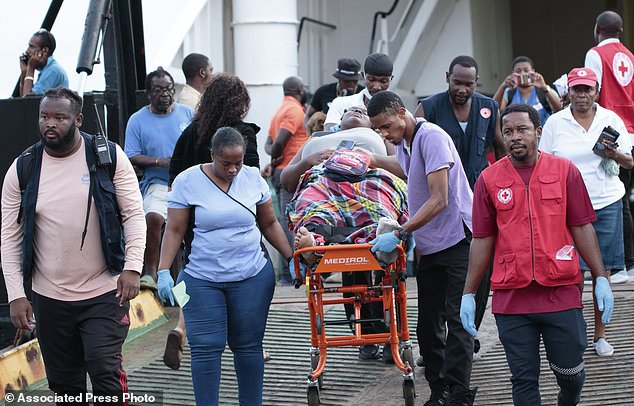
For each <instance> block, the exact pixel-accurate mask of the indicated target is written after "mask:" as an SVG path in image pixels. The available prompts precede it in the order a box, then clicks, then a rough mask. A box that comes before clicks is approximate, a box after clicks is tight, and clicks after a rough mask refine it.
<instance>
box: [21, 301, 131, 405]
mask: <svg viewBox="0 0 634 406" xmlns="http://www.w3.org/2000/svg"><path fill="white" fill-rule="evenodd" d="M115 293H116V292H115V291H112V292H108V293H105V294H103V295H101V296H97V297H95V298H92V299H87V300H80V301H76V302H66V301H60V300H55V299H50V298H47V297H45V296H41V295H38V294H37V293H35V292H33V311H34V313H35V318H36V320H37V329H38V339H39V343H40V349H41V350H42V357H43V359H44V365H45V368H46V376H47V379H48V387H49V388H50V389H51V390H52V391H53V392H55V393H57V394H69V395H77V394H80V393H85V392H86V373H88V376H89V377H90V381H91V383H92V392H93V394H95V395H103V396H117V397H118V399H119V400H120V402H117V403H108V404H110V405H112V404H119V405H123V401H122V394H123V392H127V389H128V388H127V381H126V374H125V372H124V371H123V367H122V365H121V364H122V361H123V356H122V355H121V347H122V346H123V342H124V341H125V338H126V337H127V335H128V329H129V327H130V319H129V317H128V311H129V309H130V305H129V303H126V304H124V305H123V306H119V299H118V298H116V297H115ZM58 404H59V403H58ZM84 404H87V403H84ZM96 404H99V403H96Z"/></svg>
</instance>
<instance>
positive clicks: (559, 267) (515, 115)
mask: <svg viewBox="0 0 634 406" xmlns="http://www.w3.org/2000/svg"><path fill="white" fill-rule="evenodd" d="M501 120H502V137H503V139H504V142H505V144H506V147H507V148H508V150H509V152H510V154H509V156H507V157H504V158H502V159H500V160H499V161H497V162H496V163H495V164H493V165H491V166H489V167H488V168H486V169H485V170H484V171H483V172H482V174H481V175H480V177H479V178H478V180H477V181H476V183H475V187H474V196H473V216H472V221H473V240H472V242H471V249H470V254H469V270H468V273H467V280H466V282H465V287H464V291H463V296H462V302H461V306H460V319H461V321H462V325H463V327H464V328H465V330H467V331H468V332H469V333H470V334H472V335H473V336H476V335H477V331H476V329H475V322H474V320H475V292H476V289H477V288H478V285H479V284H480V281H481V280H482V278H483V277H484V275H485V274H486V272H487V269H488V267H489V262H490V260H491V254H492V253H493V250H494V249H495V253H494V264H493V274H492V276H491V289H492V290H493V298H492V308H491V310H492V312H493V314H494V315H495V321H496V323H497V327H498V333H499V337H500V341H501V342H502V345H503V346H504V351H505V352H506V358H507V362H508V364H509V369H510V370H511V374H512V378H511V381H512V383H513V402H514V404H515V405H516V406H517V405H539V404H541V403H540V402H541V400H540V393H539V365H540V355H539V343H540V337H543V341H544V347H545V348H546V353H547V354H548V361H549V363H550V368H551V369H552V371H553V373H554V374H555V377H556V378H557V383H558V385H559V387H560V392H559V396H558V403H557V404H558V405H576V404H577V403H578V402H579V398H580V396H581V389H582V387H583V382H584V380H585V371H584V368H583V352H584V350H585V349H586V347H587V344H588V340H587V336H586V324H585V322H584V320H583V314H582V307H583V306H582V302H581V290H580V283H581V280H582V275H581V270H580V268H579V258H578V257H577V251H575V247H576V248H577V250H578V252H579V253H580V254H581V256H582V257H583V259H584V261H585V262H586V264H588V266H589V267H590V269H591V272H592V276H593V277H594V278H596V289H595V296H596V298H597V302H598V307H599V310H601V311H602V312H603V322H605V323H607V322H608V321H609V320H610V316H611V314H612V310H613V308H614V296H613V295H612V291H611V289H610V284H609V282H608V279H607V274H606V272H605V269H604V267H603V262H602V259H601V253H600V251H599V245H598V243H597V237H596V234H595V232H594V228H593V227H592V222H593V221H596V215H595V213H594V210H593V209H592V204H591V202H590V197H589V196H588V192H587V190H586V187H585V184H584V182H583V179H582V177H581V173H580V172H579V170H578V169H577V167H576V166H575V165H574V164H573V163H572V162H570V161H569V160H567V159H564V158H560V157H555V156H553V155H551V154H548V153H545V152H541V151H539V150H538V149H537V137H538V136H539V135H541V126H540V119H539V114H538V113H537V110H535V109H534V108H533V107H532V106H529V105H527V104H511V105H510V106H509V107H507V108H506V109H505V110H504V111H503V112H502V114H501ZM568 197H570V198H568Z"/></svg>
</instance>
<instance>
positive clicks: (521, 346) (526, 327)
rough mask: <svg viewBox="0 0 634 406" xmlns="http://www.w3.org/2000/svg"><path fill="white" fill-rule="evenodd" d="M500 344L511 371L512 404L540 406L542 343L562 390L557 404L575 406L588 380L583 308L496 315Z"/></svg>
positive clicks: (586, 342)
mask: <svg viewBox="0 0 634 406" xmlns="http://www.w3.org/2000/svg"><path fill="white" fill-rule="evenodd" d="M495 321H496V323H497V326H498V334H499V335H500V341H501V342H502V345H503V346H504V352H505V353H506V360H507V362H508V364H509V369H510V370H511V383H512V384H513V404H514V405H515V406H539V405H541V397H540V394H539V364H540V355H539V341H540V336H541V338H542V339H543V340H544V347H545V348H546V357H547V358H548V362H549V365H550V369H551V370H552V371H553V373H554V374H555V377H556V378H557V384H558V385H559V388H560V391H559V396H558V398H557V405H559V406H567V405H576V404H577V403H578V402H579V398H580V397H581V389H582V388H583V382H584V381H585V377H586V374H585V370H584V369H583V352H584V351H585V349H586V347H587V345H588V338H587V336H586V322H585V321H584V320H583V313H582V311H581V309H570V310H565V311H561V312H553V313H536V314H496V315H495Z"/></svg>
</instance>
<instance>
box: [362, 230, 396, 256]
mask: <svg viewBox="0 0 634 406" xmlns="http://www.w3.org/2000/svg"><path fill="white" fill-rule="evenodd" d="M399 242H401V239H400V238H398V237H397V236H396V234H394V232H391V233H385V234H381V235H377V236H376V238H375V239H374V240H372V241H370V242H369V243H368V244H373V245H374V247H372V248H371V249H370V250H371V251H372V252H377V251H379V252H392V251H394V250H395V249H396V246H397V245H398V243H399Z"/></svg>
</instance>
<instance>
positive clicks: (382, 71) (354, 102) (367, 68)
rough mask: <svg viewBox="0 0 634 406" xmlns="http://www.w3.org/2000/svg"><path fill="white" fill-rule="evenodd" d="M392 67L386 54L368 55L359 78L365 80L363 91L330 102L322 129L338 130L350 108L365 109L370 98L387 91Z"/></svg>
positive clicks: (390, 60) (390, 80)
mask: <svg viewBox="0 0 634 406" xmlns="http://www.w3.org/2000/svg"><path fill="white" fill-rule="evenodd" d="M393 69H394V65H393V63H392V59H390V57H389V56H387V55H386V54H381V53H374V54H370V55H368V57H367V58H365V62H364V63H363V72H362V73H361V77H362V78H363V79H364V80H365V87H366V88H365V89H363V90H362V91H361V92H359V93H357V94H353V95H351V96H341V97H337V98H336V99H334V100H333V101H332V104H331V105H330V109H329V110H328V115H326V121H324V129H325V130H327V131H331V130H332V131H334V130H338V129H339V128H338V127H339V124H340V123H341V118H342V117H343V115H344V113H345V112H346V111H347V110H348V109H350V108H351V107H364V108H365V107H366V106H367V105H368V102H369V101H370V99H371V98H372V96H373V95H374V94H376V93H378V92H381V91H383V90H387V89H388V88H389V87H390V83H391V82H392V78H393V76H392V71H393Z"/></svg>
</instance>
